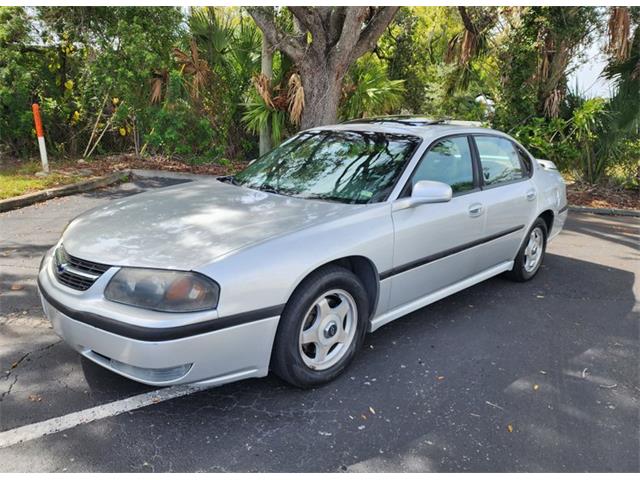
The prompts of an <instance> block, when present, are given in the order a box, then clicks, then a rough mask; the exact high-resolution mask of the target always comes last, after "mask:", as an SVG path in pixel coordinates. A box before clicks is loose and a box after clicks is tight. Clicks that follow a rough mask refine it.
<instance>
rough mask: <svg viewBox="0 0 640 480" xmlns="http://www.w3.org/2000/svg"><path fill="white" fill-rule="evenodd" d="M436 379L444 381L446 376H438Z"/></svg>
mask: <svg viewBox="0 0 640 480" xmlns="http://www.w3.org/2000/svg"><path fill="white" fill-rule="evenodd" d="M436 379H438V380H444V375H439V376H437V377H436Z"/></svg>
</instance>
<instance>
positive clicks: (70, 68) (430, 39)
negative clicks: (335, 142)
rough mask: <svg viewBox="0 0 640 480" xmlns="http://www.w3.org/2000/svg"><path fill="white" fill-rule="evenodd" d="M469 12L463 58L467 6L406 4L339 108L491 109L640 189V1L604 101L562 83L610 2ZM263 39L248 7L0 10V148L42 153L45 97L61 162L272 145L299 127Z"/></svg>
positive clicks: (614, 59) (577, 164)
mask: <svg viewBox="0 0 640 480" xmlns="http://www.w3.org/2000/svg"><path fill="white" fill-rule="evenodd" d="M467 13H468V14H469V15H468V17H466V18H467V20H468V19H471V21H472V22H475V24H476V26H478V25H480V24H481V23H482V22H485V23H484V25H485V26H486V25H489V27H486V28H484V29H483V30H482V31H481V32H479V33H478V35H477V36H476V37H474V38H475V41H476V43H475V44H471V47H473V48H467V49H466V52H467V53H469V52H470V53H471V55H470V56H469V57H468V58H464V59H463V57H464V55H463V51H465V49H464V48H463V47H464V46H465V45H464V39H465V34H467V37H469V35H468V33H469V30H468V28H467V27H468V25H466V26H465V24H464V23H463V21H462V17H461V11H460V10H459V9H458V8H456V7H402V8H401V9H400V11H399V12H398V14H397V15H396V18H395V20H394V21H393V22H392V23H391V24H390V26H389V28H388V29H387V30H386V32H385V34H384V35H383V36H382V37H381V38H380V40H379V42H378V45H377V46H376V48H375V50H374V51H373V52H372V53H370V54H367V55H365V56H364V57H362V58H360V59H359V60H358V61H357V62H356V63H355V64H353V65H352V66H351V68H350V70H349V71H348V73H347V75H346V77H345V80H344V84H343V89H342V92H343V95H342V99H341V103H340V108H339V114H340V117H341V118H343V119H344V118H355V117H361V116H373V115H380V114H393V113H415V114H424V115H427V116H430V117H435V118H458V119H466V120H482V121H484V122H487V123H490V124H491V125H492V126H494V127H496V128H499V129H502V130H505V131H507V132H509V133H511V134H513V135H515V136H516V137H517V138H518V139H519V140H520V141H521V142H522V143H523V144H524V145H525V146H526V147H527V148H529V149H530V150H531V151H532V153H533V154H534V155H535V156H537V157H541V158H548V159H550V160H553V161H554V162H555V163H556V164H557V165H558V166H559V167H560V168H561V169H562V170H564V171H570V172H572V173H573V174H574V175H575V176H576V177H578V178H581V179H584V180H585V181H589V182H603V181H607V179H615V181H616V182H619V183H622V184H624V185H626V186H630V187H633V186H637V185H638V169H639V155H640V153H639V151H640V143H639V142H640V140H639V139H640V75H638V73H637V72H638V65H639V64H640V27H639V25H640V8H637V7H630V13H631V22H632V28H631V31H630V32H629V33H630V36H629V45H630V49H629V55H628V56H625V57H619V56H615V55H613V54H610V57H611V58H610V61H609V65H608V67H607V69H606V71H605V74H606V76H607V77H608V78H610V79H612V81H613V82H614V83H613V85H614V87H613V91H612V97H611V98H610V99H601V98H593V99H591V98H584V95H582V94H580V93H579V92H570V91H569V89H568V87H567V76H568V74H569V73H570V71H571V69H572V68H575V67H576V66H577V65H579V63H580V62H581V61H584V59H582V58H580V55H579V52H580V51H581V48H582V47H583V46H584V45H587V44H588V42H592V41H594V37H595V35H596V34H600V35H603V34H604V29H605V26H606V24H607V15H608V10H607V9H606V8H596V7H576V6H573V7H546V6H542V7H467ZM276 22H277V24H278V25H279V26H280V27H282V29H283V30H284V31H287V32H291V33H293V31H294V22H293V17H292V15H291V12H290V11H289V9H287V8H281V9H278V10H277V16H276ZM467 40H468V38H467ZM260 47H261V34H260V32H259V30H258V28H257V27H256V25H255V24H254V22H253V20H252V19H251V18H250V17H249V16H248V15H247V13H246V12H245V11H244V10H243V9H242V8H239V7H194V8H189V9H184V8H173V7H32V8H24V7H0V155H10V156H30V155H34V154H36V152H37V143H36V141H35V132H34V129H33V118H32V113H31V104H32V103H33V102H38V103H39V104H40V107H41V111H42V115H43V121H44V127H45V132H46V140H47V145H48V148H49V152H50V156H51V158H52V160H55V158H56V157H63V156H68V157H72V158H77V157H79V156H81V155H83V153H84V152H85V149H86V147H87V146H89V147H93V146H94V145H95V151H94V155H95V154H101V153H112V152H124V151H137V152H140V151H144V152H146V153H151V154H164V155H177V156H180V157H181V158H183V159H185V160H187V159H188V160H189V161H192V162H204V161H211V160H215V161H218V162H219V163H225V162H229V161H230V160H228V159H231V160H236V159H247V158H252V157H253V156H254V154H255V152H256V150H257V141H258V139H257V135H258V132H259V131H260V129H261V128H262V127H263V126H264V125H267V124H268V125H269V126H270V127H271V132H272V136H273V140H274V144H278V143H279V142H280V141H282V139H283V138H286V137H288V136H290V135H292V134H293V133H295V132H296V131H297V129H298V127H297V126H296V125H294V124H292V123H291V121H290V117H289V114H288V112H287V108H288V107H289V105H290V103H289V100H290V98H291V97H290V92H289V91H288V88H289V86H288V80H289V78H290V77H291V75H292V74H294V73H295V71H296V67H295V65H293V64H292V62H291V60H290V59H288V58H287V57H286V56H284V55H283V54H282V53H280V52H278V51H276V52H275V53H274V61H273V70H274V78H273V81H272V84H271V85H270V86H269V87H270V92H269V94H270V95H271V100H272V101H271V102H269V101H268V99H267V101H265V98H263V96H261V95H260V94H259V93H258V92H257V90H256V88H255V87H254V85H253V83H252V79H253V78H254V77H255V76H256V75H257V74H258V73H259V72H260V50H261V48H260ZM466 47H469V44H467V45H466ZM605 53H607V52H605ZM303 87H304V85H303ZM298 91H299V90H298ZM263 94H264V92H263ZM480 98H483V99H487V100H488V103H483V102H481V101H479V100H478V99H480ZM98 138H99V139H100V141H99V142H98V141H97V139H98Z"/></svg>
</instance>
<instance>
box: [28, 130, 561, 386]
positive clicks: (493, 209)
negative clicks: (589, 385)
mask: <svg viewBox="0 0 640 480" xmlns="http://www.w3.org/2000/svg"><path fill="white" fill-rule="evenodd" d="M566 210H567V206H566V197H565V185H564V182H563V180H562V177H561V176H560V175H559V173H558V172H557V170H556V169H555V167H554V165H553V164H552V163H551V162H546V161H536V160H535V159H534V158H533V157H532V156H531V155H530V154H529V153H528V152H527V151H526V149H525V148H524V147H523V146H522V145H520V144H519V143H518V142H516V141H515V140H514V139H513V138H511V137H509V136H508V135H506V134H504V133H501V132H499V131H495V130H489V129H483V128H477V127H472V126H469V125H465V124H460V123H456V122H431V121H429V120H427V119H423V118H406V117H388V118H378V119H369V120H360V121H353V122H348V123H344V124H340V125H334V126H327V127H321V128H316V129H312V130H307V131H303V132H301V133H299V134H298V135H296V136H294V137H293V138H291V139H289V140H288V141H286V142H285V143H283V144H281V145H280V146H279V147H277V148H276V149H274V150H273V151H271V152H270V153H268V154H267V155H265V156H263V157H261V158H259V159H258V160H256V161H255V162H252V163H251V164H250V165H249V166H248V167H247V168H246V169H245V170H244V171H242V172H241V173H239V174H237V175H235V176H229V177H220V178H211V179H208V180H202V181H198V182H192V183H187V184H181V185H178V186H174V187H170V188H165V189H160V190H157V191H153V192H148V193H144V194H141V195H136V196H134V197H130V198H126V199H123V200H118V201H115V202H113V203H111V204H109V205H107V206H103V207H99V208H96V209H94V210H91V211H89V212H86V213H84V214H82V215H80V216H79V217H77V218H75V219H74V220H73V221H72V222H71V223H70V224H69V226H68V227H67V228H66V230H65V231H64V233H63V235H62V238H61V239H60V241H59V242H58V243H57V244H56V245H55V246H54V247H53V248H52V249H51V250H50V251H49V252H47V254H46V255H45V257H44V258H43V261H42V264H41V268H40V272H39V276H38V285H39V290H40V294H41V297H42V304H43V306H44V310H45V312H46V315H47V316H48V317H49V319H50V320H51V322H52V324H53V327H54V329H55V331H56V332H57V333H58V334H59V335H60V336H61V337H62V338H63V339H64V340H65V341H66V342H67V343H68V344H69V345H70V346H71V347H73V348H75V349H76V350H77V351H78V352H80V353H81V354H82V355H84V356H85V357H87V358H89V359H91V360H92V361H94V362H96V363H98V364H100V365H102V366H104V367H106V368H108V369H110V370H113V371H114V372H117V373H119V374H121V375H124V376H126V377H128V378H131V379H134V380H137V381H139V382H143V383H147V384H151V385H171V384H178V383H187V382H201V383H207V384H211V385H214V384H222V383H226V382H230V381H235V380H240V379H243V378H248V377H260V376H264V375H267V373H268V372H269V371H270V370H271V371H273V372H275V373H276V374H277V375H279V376H280V377H281V378H283V379H284V380H286V381H287V382H289V383H291V384H293V385H297V386H300V387H310V386H314V385H318V384H322V383H324V382H327V381H329V380H331V379H333V378H335V377H336V376H337V375H339V374H340V373H341V372H343V371H344V369H345V368H346V367H347V366H348V364H349V363H350V362H351V360H352V359H353V357H354V356H355V354H356V353H357V351H358V349H359V348H360V347H361V345H362V343H363V341H364V337H365V335H366V333H367V332H371V331H374V330H376V329H377V328H380V327H381V326H382V325H384V324H386V323H388V322H391V321H392V320H395V319H396V318H399V317H401V316H403V315H406V314H408V313H409V312H412V311H414V310H416V309H419V308H422V307H424V306H425V305H429V304H430V303H433V302H435V301H437V300H439V299H442V298H444V297H446V296H448V295H451V294H453V293H456V292H458V291H460V290H462V289H464V288H467V287H469V286H471V285H474V284H477V283H478V282H482V281H483V280H486V279H488V278H490V277H493V276H495V275H498V274H505V275H507V276H508V277H510V278H512V279H513V280H516V281H521V282H522V281H526V280H529V279H530V278H532V277H533V276H534V275H535V274H536V272H537V271H538V269H539V268H540V264H541V263H542V261H543V257H544V252H545V248H546V245H547V243H548V242H549V241H550V240H551V239H552V238H553V237H554V236H556V235H557V234H558V233H559V232H560V230H561V229H562V227H563V224H564V222H565V219H566V215H567V212H566Z"/></svg>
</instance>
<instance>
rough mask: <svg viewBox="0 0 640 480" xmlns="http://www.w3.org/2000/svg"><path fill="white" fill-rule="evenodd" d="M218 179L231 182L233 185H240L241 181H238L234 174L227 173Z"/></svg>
mask: <svg viewBox="0 0 640 480" xmlns="http://www.w3.org/2000/svg"><path fill="white" fill-rule="evenodd" d="M218 180H219V181H221V182H224V183H230V184H232V185H240V182H238V181H237V180H236V178H235V177H234V176H233V175H225V176H223V177H218Z"/></svg>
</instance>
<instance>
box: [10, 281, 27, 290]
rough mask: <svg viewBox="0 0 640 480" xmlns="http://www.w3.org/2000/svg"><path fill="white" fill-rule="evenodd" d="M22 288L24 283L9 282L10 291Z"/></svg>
mask: <svg viewBox="0 0 640 480" xmlns="http://www.w3.org/2000/svg"><path fill="white" fill-rule="evenodd" d="M23 288H24V285H21V284H20V283H12V284H11V291H12V292H17V291H18V290H22V289H23Z"/></svg>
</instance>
